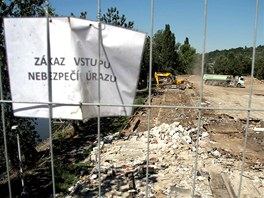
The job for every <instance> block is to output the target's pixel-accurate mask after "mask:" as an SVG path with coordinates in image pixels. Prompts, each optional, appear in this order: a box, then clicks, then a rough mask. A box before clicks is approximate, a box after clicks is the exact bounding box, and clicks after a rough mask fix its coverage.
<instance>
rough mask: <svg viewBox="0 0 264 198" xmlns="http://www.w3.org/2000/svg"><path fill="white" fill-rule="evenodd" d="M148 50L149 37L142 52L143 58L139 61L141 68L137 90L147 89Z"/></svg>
mask: <svg viewBox="0 0 264 198" xmlns="http://www.w3.org/2000/svg"><path fill="white" fill-rule="evenodd" d="M149 50H150V37H147V38H146V42H145V47H144V51H143V57H142V60H141V68H140V74H139V82H138V88H139V89H143V88H146V87H147V83H148V80H147V79H148V78H149V56H150V54H149Z"/></svg>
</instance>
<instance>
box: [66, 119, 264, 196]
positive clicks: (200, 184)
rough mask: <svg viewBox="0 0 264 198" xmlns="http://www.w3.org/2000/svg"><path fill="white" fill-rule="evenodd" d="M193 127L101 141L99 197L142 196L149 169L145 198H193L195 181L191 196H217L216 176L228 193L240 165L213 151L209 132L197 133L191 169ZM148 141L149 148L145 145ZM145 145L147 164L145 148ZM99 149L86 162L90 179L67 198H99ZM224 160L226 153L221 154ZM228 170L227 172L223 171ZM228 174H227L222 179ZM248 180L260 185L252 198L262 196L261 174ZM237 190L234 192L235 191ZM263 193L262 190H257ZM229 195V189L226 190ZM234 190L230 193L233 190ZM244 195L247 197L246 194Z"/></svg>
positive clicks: (164, 128)
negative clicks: (90, 162) (89, 162)
mask: <svg viewBox="0 0 264 198" xmlns="http://www.w3.org/2000/svg"><path fill="white" fill-rule="evenodd" d="M196 133H197V128H190V127H189V128H186V127H183V126H182V125H180V123H179V122H174V123H172V124H165V123H164V124H161V125H160V126H157V127H154V128H152V129H151V130H150V133H149V139H148V132H147V131H146V132H138V133H134V134H132V135H131V136H130V137H129V138H128V139H126V140H124V139H122V138H117V137H118V135H114V136H108V137H106V138H105V139H104V140H105V141H104V142H102V144H101V146H102V148H101V150H102V153H101V160H100V164H101V167H100V174H101V187H102V195H103V196H104V197H146V173H147V171H146V170H147V169H148V173H149V175H148V184H149V185H148V186H149V188H148V194H149V195H148V197H191V196H192V193H193V192H192V189H193V186H194V183H193V180H194V177H195V192H194V195H195V197H208V198H210V197H216V195H217V193H218V192H219V193H220V194H221V193H223V192H220V191H221V189H218V188H217V186H214V183H213V182H216V183H218V184H219V181H218V178H221V181H225V183H226V185H227V184H230V185H229V188H230V189H232V182H230V180H229V177H230V178H236V180H235V179H233V180H234V181H233V183H237V180H239V178H238V175H239V171H238V170H240V168H241V167H239V165H240V164H239V163H238V162H236V161H235V160H234V159H232V158H223V156H222V154H221V152H222V151H221V150H220V151H219V150H216V149H215V148H214V147H213V144H214V143H213V142H211V141H210V139H209V134H208V133H207V132H203V133H202V134H201V135H200V143H199V147H198V154H199V160H198V164H197V171H196V173H194V170H195V166H196V164H195V159H196V146H195V141H193V140H192V137H195V135H196ZM148 141H149V145H148V144H147V142H148ZM148 146H149V154H148V157H149V164H148V165H147V160H146V159H147V150H148ZM96 156H97V148H94V150H93V151H92V153H91V155H90V158H89V160H93V161H94V165H95V166H96V167H95V168H94V170H93V171H92V172H91V174H90V175H87V176H83V177H81V178H80V181H78V182H77V183H76V184H75V185H74V186H72V187H71V188H69V195H68V196H67V197H68V198H70V197H82V196H84V197H97V196H98V188H97V186H98V176H99V173H98V172H99V171H98V168H97V165H96V164H97V162H98V160H97V157H96ZM224 156H226V154H225V155H224ZM227 167H228V168H227ZM225 174H226V175H228V176H226V175H225ZM245 175H247V176H248V177H250V178H253V179H252V180H251V181H248V182H249V183H250V182H253V183H254V185H256V186H258V187H259V189H258V190H256V192H257V193H256V194H255V197H261V196H263V193H262V194H261V192H263V191H264V174H263V173H262V174H255V173H254V172H250V171H248V172H246V173H245ZM235 190H237V189H235ZM261 190H262V191H261ZM230 192H231V191H230ZM232 192H233V191H232ZM242 192H243V193H244V194H243V196H244V195H245V196H247V195H249V194H248V193H249V192H247V191H246V190H245V192H244V191H242Z"/></svg>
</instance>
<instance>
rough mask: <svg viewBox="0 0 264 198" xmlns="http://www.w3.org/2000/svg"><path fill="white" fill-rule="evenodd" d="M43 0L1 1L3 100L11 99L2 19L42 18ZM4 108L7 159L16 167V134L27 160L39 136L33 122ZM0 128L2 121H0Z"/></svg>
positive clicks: (1, 165) (1, 160) (7, 106)
mask: <svg viewBox="0 0 264 198" xmlns="http://www.w3.org/2000/svg"><path fill="white" fill-rule="evenodd" d="M44 2H45V1H44V0H37V1H36V0H23V1H21V0H10V1H8V2H7V1H1V3H0V23H1V24H0V28H1V29H0V31H1V32H0V67H1V74H2V81H3V82H2V87H3V89H2V91H3V94H4V98H3V99H6V100H9V99H11V94H10V89H9V80H8V73H7V61H6V53H5V43H4V32H3V18H4V17H21V16H44V14H45V10H44ZM49 11H50V13H51V14H52V13H53V9H51V8H50V9H49ZM3 105H4V107H5V112H4V113H5V119H6V123H5V124H6V130H7V131H6V137H7V142H8V143H7V144H8V153H9V159H10V161H11V163H12V165H17V143H16V133H20V134H21V135H20V141H21V147H22V148H21V150H22V152H23V154H24V155H25V158H27V160H30V159H28V158H29V157H30V156H32V151H33V150H34V146H35V145H36V140H38V138H39V136H38V134H37V132H36V131H35V120H34V119H25V118H17V117H14V116H13V112H12V107H11V105H10V104H3ZM1 113H2V112H1ZM0 123H1V126H2V120H0ZM13 125H17V126H18V129H17V131H11V127H12V126H13ZM3 141H4V140H3V131H2V127H1V134H0V151H3V150H4V148H3V145H4V143H3ZM4 167H5V160H4V158H3V155H2V152H1V155H0V171H3V170H4Z"/></svg>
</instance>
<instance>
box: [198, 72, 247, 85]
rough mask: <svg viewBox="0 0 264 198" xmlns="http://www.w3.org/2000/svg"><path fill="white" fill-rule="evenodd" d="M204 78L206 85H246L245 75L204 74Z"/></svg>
mask: <svg viewBox="0 0 264 198" xmlns="http://www.w3.org/2000/svg"><path fill="white" fill-rule="evenodd" d="M203 80H204V83H205V84H206V85H214V86H223V87H245V81H244V77H243V76H236V77H233V76H232V75H217V74H204V76H203Z"/></svg>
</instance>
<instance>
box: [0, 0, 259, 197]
mask: <svg viewBox="0 0 264 198" xmlns="http://www.w3.org/2000/svg"><path fill="white" fill-rule="evenodd" d="M46 3H47V7H48V1H46ZM207 3H208V2H207V0H204V27H203V38H202V41H203V51H202V61H201V79H200V90H199V103H198V105H197V106H181V105H153V104H152V103H151V96H152V94H153V93H152V90H151V87H152V82H151V80H149V82H148V83H149V85H148V87H149V90H148V101H147V103H146V104H145V105H123V106H129V107H141V108H145V109H147V115H148V133H147V142H146V152H145V159H146V177H145V179H146V180H145V181H146V186H145V187H146V188H145V195H146V197H148V196H149V194H150V192H149V191H150V189H149V182H150V181H149V177H150V175H149V171H150V170H149V163H150V155H149V154H150V145H149V144H150V130H151V124H150V119H151V118H150V115H151V111H152V109H153V108H161V109H176V108H177V109H193V110H196V111H197V112H198V122H197V129H198V130H197V134H196V137H200V135H201V131H200V129H201V122H202V121H201V120H202V111H204V110H216V111H217V110H227V111H240V112H247V118H246V125H245V136H244V144H243V151H242V160H241V168H240V180H239V187H238V192H237V195H238V197H240V196H241V188H242V182H243V172H244V168H245V159H246V150H247V140H248V133H249V131H248V130H249V124H250V123H249V121H250V117H251V113H252V112H254V111H263V110H261V109H254V108H252V95H253V76H254V67H255V56H256V39H257V28H258V25H257V24H258V8H259V5H258V0H256V12H255V23H254V24H255V25H254V30H253V32H254V35H253V41H252V42H253V52H252V67H251V78H250V93H249V99H248V106H247V107H246V108H232V107H231V108H224V107H206V106H203V105H202V103H203V93H204V85H203V79H202V76H203V74H204V65H205V53H206V32H207ZM150 9H151V16H150V38H153V35H154V18H155V14H154V0H151V8H150ZM157 9H158V8H157ZM46 16H47V21H48V20H49V16H48V13H47V14H46ZM100 18H101V1H100V0H98V29H99V31H98V39H99V42H98V56H99V57H98V59H99V60H100V56H101V55H100V53H101V52H100V51H101V50H100V47H101V46H100V43H101V42H100V39H101V37H100V32H101V22H100V20H99V19H100ZM47 24H48V23H47ZM47 46H48V47H47V57H48V59H49V57H50V46H49V26H47ZM152 51H153V39H150V59H149V62H150V64H149V79H151V78H152V76H151V74H152V73H153V71H152V64H153V55H152V54H153V53H152ZM47 72H50V65H49V66H48V71H47ZM98 73H100V67H98ZM48 82H49V84H48V89H49V101H48V102H44V103H42V102H36V103H37V104H45V105H48V106H49V136H50V138H49V140H50V155H51V172H52V189H53V197H56V188H55V182H56V181H55V173H54V158H53V155H54V154H53V149H52V148H53V141H52V105H54V104H59V105H76V106H78V105H79V104H65V103H54V102H52V83H51V80H48ZM0 83H1V85H2V78H0ZM100 86H101V85H100V80H98V89H99V91H98V98H100ZM10 103H11V104H12V103H25V102H23V101H22V102H21V101H10V100H4V99H3V88H2V89H1V108H2V109H1V111H2V124H3V126H2V128H3V137H4V147H5V158H6V169H7V177H8V188H9V197H12V187H11V181H10V175H9V170H10V167H9V160H8V145H7V140H6V139H7V137H6V131H7V129H6V125H5V123H6V118H5V114H4V108H5V104H10ZM30 103H34V102H30ZM82 105H84V106H85V105H87V106H97V110H98V118H97V131H98V137H97V141H98V154H97V155H98V156H97V159H98V161H97V162H98V163H97V170H98V197H102V196H103V195H102V189H101V188H102V181H101V161H100V160H101V153H100V150H101V148H100V142H101V133H100V126H101V120H100V118H101V117H100V107H101V106H118V105H113V104H103V103H101V102H100V100H99V101H98V103H83V104H82ZM195 148H196V149H195V160H194V162H193V163H194V167H193V177H192V193H191V195H192V197H195V192H196V179H197V178H196V177H197V174H196V173H197V171H198V161H199V160H200V155H199V152H198V151H199V138H197V140H196V143H195Z"/></svg>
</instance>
